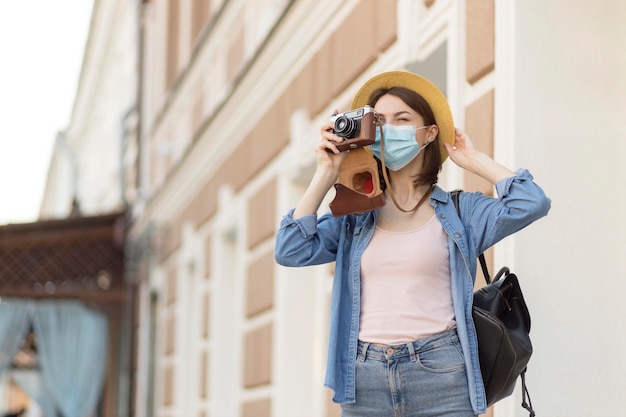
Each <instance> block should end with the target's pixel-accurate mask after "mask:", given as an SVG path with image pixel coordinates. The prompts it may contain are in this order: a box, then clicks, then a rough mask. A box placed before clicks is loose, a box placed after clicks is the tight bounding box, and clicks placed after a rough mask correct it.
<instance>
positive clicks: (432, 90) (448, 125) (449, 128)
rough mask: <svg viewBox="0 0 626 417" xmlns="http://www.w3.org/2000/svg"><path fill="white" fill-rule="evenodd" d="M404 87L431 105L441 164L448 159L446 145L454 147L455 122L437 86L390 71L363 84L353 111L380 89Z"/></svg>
mask: <svg viewBox="0 0 626 417" xmlns="http://www.w3.org/2000/svg"><path fill="white" fill-rule="evenodd" d="M392 87H403V88H406V89H409V90H412V91H415V92H416V93H417V94H419V95H420V96H422V97H423V98H424V99H425V100H426V101H427V102H428V104H429V105H430V107H431V109H432V111H433V114H434V116H435V122H436V123H437V127H438V128H439V148H440V150H441V162H442V163H443V162H444V161H445V160H446V158H447V157H448V151H446V147H445V146H444V143H445V142H447V143H449V144H450V145H454V121H453V120H452V112H451V111H450V105H449V104H448V100H447V99H446V97H445V96H444V95H443V93H442V92H441V90H439V88H437V86H436V85H435V84H433V83H432V82H430V81H429V80H427V79H426V78H424V77H422V76H420V75H417V74H414V73H412V72H408V71H389V72H383V73H382V74H378V75H376V76H374V77H372V78H370V79H369V80H368V81H366V82H365V84H363V86H362V87H361V88H360V89H359V91H357V93H356V95H355V96H354V99H353V100H352V109H358V108H359V107H363V106H365V105H366V104H368V101H369V99H370V96H371V95H372V93H373V92H374V90H377V89H379V88H386V89H387V88H392Z"/></svg>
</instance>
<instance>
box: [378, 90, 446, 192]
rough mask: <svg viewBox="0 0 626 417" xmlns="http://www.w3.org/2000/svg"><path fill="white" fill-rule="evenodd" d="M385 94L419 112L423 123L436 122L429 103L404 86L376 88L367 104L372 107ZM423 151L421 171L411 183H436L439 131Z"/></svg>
mask: <svg viewBox="0 0 626 417" xmlns="http://www.w3.org/2000/svg"><path fill="white" fill-rule="evenodd" d="M386 94H390V95H392V96H396V97H398V98H399V99H400V100H402V101H404V102H405V103H406V104H407V105H408V106H409V107H410V108H412V109H413V110H415V111H416V112H417V113H419V115H420V116H422V118H423V119H424V124H425V125H427V126H428V125H434V124H437V121H436V120H435V115H434V114H433V111H432V109H431V108H430V104H428V102H427V101H426V100H425V99H424V98H423V97H422V96H420V95H419V94H417V93H416V92H415V91H413V90H409V89H408V88H404V87H391V88H378V89H376V90H374V91H373V92H372V95H371V96H370V99H369V102H368V104H369V105H370V106H372V107H374V106H375V105H376V103H377V102H378V100H380V98H381V97H382V96H384V95H386ZM422 152H423V153H424V166H423V168H422V172H420V173H419V174H417V175H415V176H414V177H413V184H414V185H415V186H416V187H417V186H419V185H424V184H428V185H432V184H436V183H437V181H438V179H439V172H440V171H441V165H442V162H441V150H440V149H439V133H437V137H435V140H433V141H432V143H431V144H429V145H428V146H426V147H425V148H424V150H423V151H422Z"/></svg>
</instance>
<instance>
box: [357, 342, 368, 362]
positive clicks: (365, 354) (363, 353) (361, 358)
mask: <svg viewBox="0 0 626 417" xmlns="http://www.w3.org/2000/svg"><path fill="white" fill-rule="evenodd" d="M369 347H370V343H369V342H363V347H362V348H361V355H360V356H359V360H360V361H361V362H365V358H366V356H367V348H369Z"/></svg>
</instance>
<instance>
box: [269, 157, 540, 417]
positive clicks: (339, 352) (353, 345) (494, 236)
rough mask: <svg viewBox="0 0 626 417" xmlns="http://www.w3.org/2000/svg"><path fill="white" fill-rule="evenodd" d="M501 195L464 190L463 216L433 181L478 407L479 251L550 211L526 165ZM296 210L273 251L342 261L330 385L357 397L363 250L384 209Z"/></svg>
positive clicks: (285, 256)
mask: <svg viewBox="0 0 626 417" xmlns="http://www.w3.org/2000/svg"><path fill="white" fill-rule="evenodd" d="M496 192H497V195H498V197H497V198H494V197H487V196H485V195H483V194H482V193H478V192H474V193H461V194H460V196H459V207H460V210H461V219H459V216H458V215H457V212H456V208H455V206H454V203H453V202H452V199H451V197H450V193H448V192H446V191H444V190H442V189H441V188H439V187H435V188H434V190H433V192H432V194H431V196H430V199H429V200H430V204H431V205H432V206H433V207H434V209H435V215H436V216H437V218H438V219H439V221H440V222H441V224H442V226H443V228H444V230H445V231H446V233H447V234H448V246H449V248H450V249H449V252H450V272H451V279H452V283H451V289H452V300H453V306H454V313H455V319H456V326H457V332H458V335H459V339H460V342H461V346H462V348H463V353H464V357H465V367H466V373H467V378H468V385H469V390H470V399H471V403H472V407H473V408H474V412H475V413H477V414H479V413H484V412H485V410H486V399H485V390H484V386H483V381H482V376H481V373H480V367H479V364H478V342H477V339H476V331H475V329H474V322H473V320H472V300H473V288H474V281H475V278H476V264H477V257H478V255H479V254H480V253H482V252H483V251H485V250H486V249H488V248H489V247H490V246H492V245H494V244H495V243H496V242H498V241H500V240H501V239H503V238H505V237H506V236H508V235H510V234H512V233H515V232H517V231H518V230H520V229H522V228H524V227H526V226H528V225H529V224H530V223H532V222H533V221H535V220H537V219H539V218H541V217H543V216H545V215H546V214H547V213H548V211H549V209H550V204H551V202H550V199H549V198H547V197H546V195H545V194H544V192H543V190H542V189H541V188H540V187H539V186H537V185H536V184H535V183H534V182H533V177H532V175H531V174H530V173H529V172H528V171H527V170H523V169H522V170H518V171H517V172H516V175H515V176H514V177H510V178H506V179H503V180H501V181H499V182H498V183H497V184H496ZM292 213H293V209H292V210H291V211H289V213H287V215H286V216H285V217H283V219H282V221H281V223H280V228H279V230H278V233H277V236H276V246H275V249H274V255H275V259H276V261H277V262H278V263H279V264H280V265H284V266H308V265H318V264H324V263H328V262H333V261H334V262H336V266H335V276H334V281H333V288H332V296H331V306H330V309H331V311H330V334H329V341H328V343H329V347H328V362H327V368H326V379H325V385H326V386H327V387H329V388H331V389H333V391H334V396H333V401H335V402H337V403H353V402H355V367H354V366H355V365H354V364H355V359H356V355H357V344H358V340H357V339H358V334H359V314H360V304H361V299H360V295H361V281H360V273H361V255H362V254H363V251H364V250H365V248H366V246H367V245H368V243H369V242H370V239H371V238H372V235H373V233H374V229H375V225H376V220H377V218H378V211H377V210H375V211H372V212H368V213H364V214H362V215H358V216H357V215H347V216H341V217H334V216H332V215H331V214H330V213H327V214H325V215H323V216H321V217H319V218H318V217H317V216H316V215H309V216H305V217H302V218H299V219H296V220H294V219H293V217H292Z"/></svg>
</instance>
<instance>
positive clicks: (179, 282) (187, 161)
mask: <svg viewBox="0 0 626 417" xmlns="http://www.w3.org/2000/svg"><path fill="white" fill-rule="evenodd" d="M431 3H432V2H426V3H422V2H406V1H404V2H403V1H400V2H397V3H396V2H390V1H383V0H377V1H348V2H331V1H322V2H310V1H295V2H287V1H282V2H281V1H266V2H246V1H234V2H228V3H211V4H210V5H209V7H208V9H202V10H204V13H205V14H204V16H205V17H206V21H205V27H204V29H203V30H204V32H203V33H202V34H200V35H198V36H199V37H197V38H195V37H193V36H191V33H190V30H189V29H190V28H191V27H193V25H191V24H190V22H191V21H190V18H191V16H195V14H194V13H190V11H191V10H192V9H193V8H194V7H196V8H199V7H200V6H198V4H199V2H185V1H182V0H181V1H176V2H169V3H166V2H163V1H161V2H159V1H155V2H152V3H150V4H149V5H148V6H147V8H146V10H145V15H144V16H145V26H146V45H149V47H148V48H147V50H146V51H145V57H146V63H145V66H144V68H145V69H146V72H145V73H144V83H145V84H144V86H143V89H144V99H145V100H146V103H145V104H144V105H143V106H142V107H143V114H142V121H143V126H142V127H143V135H144V136H143V138H142V140H143V141H144V143H145V149H144V151H145V153H144V158H145V159H144V160H142V162H144V164H145V166H146V167H147V172H146V175H145V176H144V181H145V182H144V184H143V186H144V187H145V188H146V189H147V190H149V191H148V193H149V194H150V195H151V197H150V198H149V201H148V202H147V204H146V206H145V209H144V210H143V211H139V210H137V211H136V216H137V224H136V226H135V228H134V230H133V233H135V234H140V233H141V230H142V227H144V226H145V225H147V224H148V223H150V222H154V223H155V224H159V225H161V227H163V229H164V230H165V231H166V232H165V235H166V237H165V238H164V239H163V242H162V246H161V248H160V251H159V258H158V259H156V260H155V263H154V265H153V267H152V270H151V271H150V272H148V274H147V277H146V281H145V282H144V283H143V285H144V290H143V294H144V296H143V303H142V306H143V308H142V310H143V311H145V310H147V305H148V300H149V296H148V295H149V293H150V292H154V293H156V294H158V295H159V300H158V302H157V308H156V310H157V311H156V313H155V315H154V317H153V319H154V320H155V324H156V326H155V327H156V332H157V337H156V339H157V344H156V345H155V346H154V355H155V356H154V359H155V373H154V376H155V381H156V382H155V395H154V400H155V404H154V411H155V415H159V416H164V417H165V416H178V415H198V416H205V415H219V416H229V415H232V416H239V415H240V416H250V417H252V416H254V417H262V416H285V417H288V416H293V415H311V416H327V415H328V416H331V415H338V407H337V406H336V405H333V404H331V402H330V400H329V398H330V393H329V392H328V390H326V389H325V388H323V373H324V366H325V355H326V352H325V350H326V329H327V315H328V312H327V310H328V300H329V296H330V280H331V279H332V278H331V276H332V266H325V267H319V268H308V269H297V270H294V269H284V268H279V267H277V266H276V265H275V264H274V261H273V236H274V232H275V230H276V227H277V225H278V222H279V220H280V217H281V215H282V214H283V213H284V212H285V211H286V210H287V208H289V207H291V206H293V205H294V204H295V202H296V201H297V199H298V196H299V195H300V194H301V193H302V192H303V190H304V187H306V184H307V182H308V179H309V178H310V175H311V174H312V171H313V169H314V159H313V153H312V147H313V146H314V143H315V141H316V140H317V135H318V133H317V132H318V126H319V125H320V124H321V123H322V122H323V121H325V120H326V119H327V118H328V115H330V114H331V113H332V110H333V109H334V108H335V107H337V108H339V109H343V110H345V109H347V106H348V104H349V102H350V101H351V98H352V94H353V93H354V91H356V88H358V86H359V85H360V83H362V81H364V80H365V79H366V78H368V77H369V76H371V75H373V74H375V73H377V72H380V71H383V70H388V69H396V68H406V67H409V68H410V67H411V66H415V67H419V66H420V62H425V63H426V64H425V65H427V67H428V68H427V70H428V71H430V72H432V73H433V75H435V76H436V77H439V78H440V79H441V80H442V82H443V85H441V88H442V89H447V90H448V91H449V92H455V94H457V95H461V94H462V93H464V90H461V89H458V88H459V87H458V86H459V85H461V84H463V83H465V82H467V83H468V84H469V87H468V88H470V89H471V88H472V87H471V85H472V83H480V82H481V80H483V79H484V78H485V77H487V76H489V74H492V73H493V69H494V52H493V51H494V4H493V2H485V3H481V5H480V6H478V7H474V8H472V7H468V8H467V10H465V9H463V8H458V7H456V6H455V4H454V3H452V2H445V1H440V2H434V4H431ZM475 17H479V18H480V19H481V23H480V24H479V25H477V30H476V31H473V32H472V36H471V37H467V43H466V44H461V43H459V42H458V39H464V38H465V36H464V33H463V31H462V28H463V25H455V23H458V22H463V21H465V20H466V19H474V18H475ZM413 22H423V23H421V24H420V25H417V27H416V25H414V24H413ZM173 31H174V32H176V34H173V33H172V32H173ZM424 32H426V35H424V34H423V33H424ZM192 39H193V40H194V41H195V42H194V41H192ZM466 48H467V49H472V48H473V50H476V51H480V54H475V55H474V54H472V55H471V57H472V59H471V60H468V61H467V63H466V62H465V61H457V59H458V58H457V57H458V56H461V57H462V56H463V55H464V53H463V51H465V49H466ZM442 50H443V55H442V53H441V51H442ZM435 53H436V54H437V58H436V59H430V55H433V54H435ZM451 57H454V58H451ZM430 61H432V62H430ZM465 67H467V69H466V71H463V72H461V73H465V76H464V77H463V78H460V79H458V78H456V77H454V78H450V77H449V75H450V74H456V73H459V72H460V71H461V69H462V68H465ZM492 78H493V77H492ZM466 80H467V81H466ZM482 83H483V84H488V85H487V87H485V86H484V85H483V86H482V90H485V91H484V93H483V92H482V91H481V93H482V94H481V95H480V96H479V97H477V98H476V99H475V100H472V101H471V102H469V101H468V102H467V103H464V102H463V101H459V103H460V104H457V106H456V107H455V110H456V111H457V112H459V111H461V112H463V113H462V114H463V116H461V117H460V119H461V120H463V119H466V120H467V122H468V123H469V124H470V125H471V123H473V124H474V125H473V126H475V127H474V130H475V132H473V133H475V134H476V135H477V136H478V137H480V138H481V139H480V145H483V146H485V147H486V150H487V151H489V152H491V149H492V148H493V146H492V143H493V128H489V126H492V124H493V94H494V93H493V91H494V89H495V86H494V85H493V82H492V81H491V82H490V81H489V80H487V81H482ZM485 125H486V127H485ZM470 130H472V129H470ZM470 133H472V132H470ZM458 174H459V173H458V172H456V176H454V175H448V177H450V178H448V179H447V181H448V182H450V183H453V182H454V181H457V183H458V181H462V177H459V175H458ZM461 184H463V183H462V182H461ZM464 186H466V187H470V188H471V187H475V188H479V187H483V188H485V185H484V184H473V183H472V180H471V179H469V178H468V179H467V182H466V183H465V185H464ZM487 192H491V190H489V189H487ZM329 198H330V196H329ZM325 207H327V206H325ZM143 318H144V320H149V317H147V316H145V315H144V316H143ZM138 326H139V327H142V322H141V321H140V322H139V323H138ZM141 351H142V349H141V348H140V352H141ZM142 371H144V370H143V369H138V373H140V374H141V372H142ZM138 380H141V378H140V377H138ZM138 391H139V392H141V389H140V390H138ZM146 398H147V397H146ZM143 403H145V398H144V399H143V401H142V399H141V398H139V399H138V402H137V407H138V408H137V415H145V411H144V409H143V407H142V404H143ZM294 410H297V412H296V414H294ZM305 410H306V411H305ZM302 413H304V414H302Z"/></svg>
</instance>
